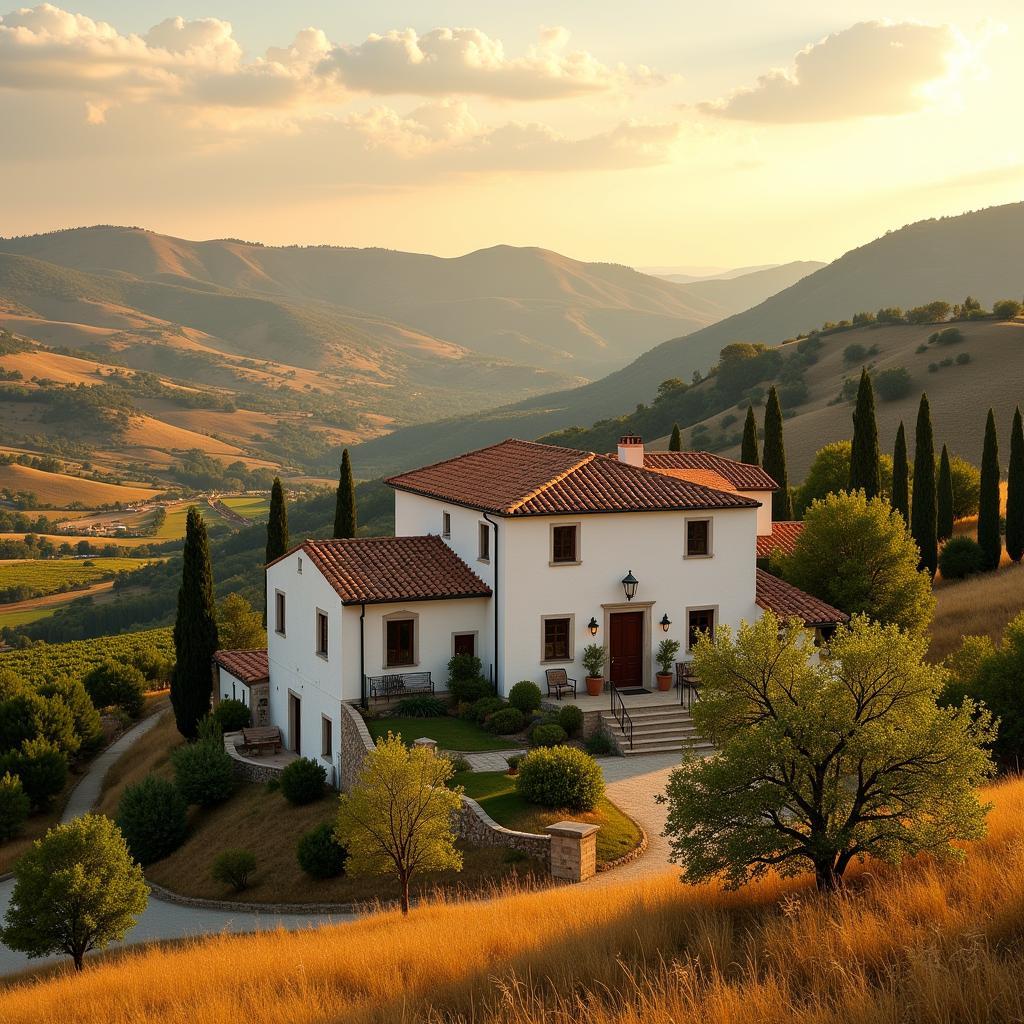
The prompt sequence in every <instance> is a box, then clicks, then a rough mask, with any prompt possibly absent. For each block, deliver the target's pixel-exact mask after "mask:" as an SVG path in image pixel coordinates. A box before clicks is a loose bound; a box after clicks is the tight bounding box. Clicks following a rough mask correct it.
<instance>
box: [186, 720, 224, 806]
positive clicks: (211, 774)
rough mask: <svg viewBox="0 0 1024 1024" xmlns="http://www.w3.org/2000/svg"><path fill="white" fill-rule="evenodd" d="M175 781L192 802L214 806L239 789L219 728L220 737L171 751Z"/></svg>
mask: <svg viewBox="0 0 1024 1024" xmlns="http://www.w3.org/2000/svg"><path fill="white" fill-rule="evenodd" d="M171 764H172V765H173V766H174V784H175V785H176V786H177V787H178V792H179V793H181V795H182V796H183V797H184V798H185V800H186V801H187V802H188V803H190V804H197V805H198V806H199V807H214V806H216V805H217V804H220V803H223V802H224V801H225V800H227V798H228V797H229V796H231V794H232V793H233V792H234V789H235V777H234V770H233V762H232V760H231V755H230V754H229V753H228V752H227V751H226V750H225V749H224V743H223V741H222V740H221V739H220V736H219V730H218V735H217V738H212V737H211V738H209V739H201V740H199V741H198V742H196V743H186V744H185V745H184V746H183V747H178V749H177V750H175V751H174V753H173V754H171Z"/></svg>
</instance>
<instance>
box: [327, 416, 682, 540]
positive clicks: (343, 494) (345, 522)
mask: <svg viewBox="0 0 1024 1024" xmlns="http://www.w3.org/2000/svg"><path fill="white" fill-rule="evenodd" d="M677 429H678V428H677ZM674 436H676V437H677V438H678V434H676V435H674ZM673 450H674V451H679V449H678V448H675V449H673ZM355 535H356V488H355V484H353V483H352V462H351V460H350V459H349V457H348V449H347V448H346V449H345V450H344V451H343V452H342V453H341V473H340V475H339V477H338V496H337V499H336V501H335V505H334V536H335V537H344V538H346V539H347V538H349V537H354V536H355Z"/></svg>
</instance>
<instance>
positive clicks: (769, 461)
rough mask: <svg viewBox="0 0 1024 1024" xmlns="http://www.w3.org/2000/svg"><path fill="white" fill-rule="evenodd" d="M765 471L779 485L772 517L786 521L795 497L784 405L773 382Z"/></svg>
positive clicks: (767, 406) (766, 410)
mask: <svg viewBox="0 0 1024 1024" xmlns="http://www.w3.org/2000/svg"><path fill="white" fill-rule="evenodd" d="M762 465H763V466H764V471H765V472H766V473H767V474H768V475H769V476H770V477H771V478H772V479H773V480H774V481H775V482H776V483H777V484H778V485H779V489H778V490H777V491H775V493H774V494H773V495H772V519H773V520H774V521H775V522H777V523H778V522H785V521H786V520H789V519H792V518H793V498H792V495H791V494H790V493H789V473H788V472H787V470H786V446H785V443H784V441H783V439H782V406H781V405H779V394H778V392H777V391H776V390H775V385H774V384H773V385H772V386H771V388H770V389H769V391H768V401H767V402H766V403H765V408H764V462H763V463H762Z"/></svg>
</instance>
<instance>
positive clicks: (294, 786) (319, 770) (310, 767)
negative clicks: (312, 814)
mask: <svg viewBox="0 0 1024 1024" xmlns="http://www.w3.org/2000/svg"><path fill="white" fill-rule="evenodd" d="M326 782H327V772H326V770H325V769H324V767H323V766H322V765H319V764H317V762H316V761H314V760H312V759H311V758H308V757H300V758H297V759H296V760H294V761H291V762H290V763H289V764H287V765H286V766H285V769H284V771H283V772H281V794H282V795H283V796H284V798H285V800H287V801H288V803H290V804H296V805H298V806H301V805H302V804H311V803H312V802H313V801H314V800H319V799H320V797H322V796H323V795H324V784H325V783H326Z"/></svg>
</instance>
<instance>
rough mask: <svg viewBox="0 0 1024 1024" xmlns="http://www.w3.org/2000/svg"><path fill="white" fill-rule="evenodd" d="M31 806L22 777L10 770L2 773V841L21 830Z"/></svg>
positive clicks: (0, 798)
mask: <svg viewBox="0 0 1024 1024" xmlns="http://www.w3.org/2000/svg"><path fill="white" fill-rule="evenodd" d="M31 808H32V801H31V800H29V798H28V795H27V794H26V793H25V787H24V786H22V784H21V779H19V778H18V776H17V775H12V774H11V773H10V772H4V773H3V775H0V842H2V841H4V840H6V839H13V838H14V837H15V836H16V835H17V834H18V833H19V832H20V831H21V826H22V825H24V824H25V819H26V818H27V817H28V812H29V811H30V810H31Z"/></svg>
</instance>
